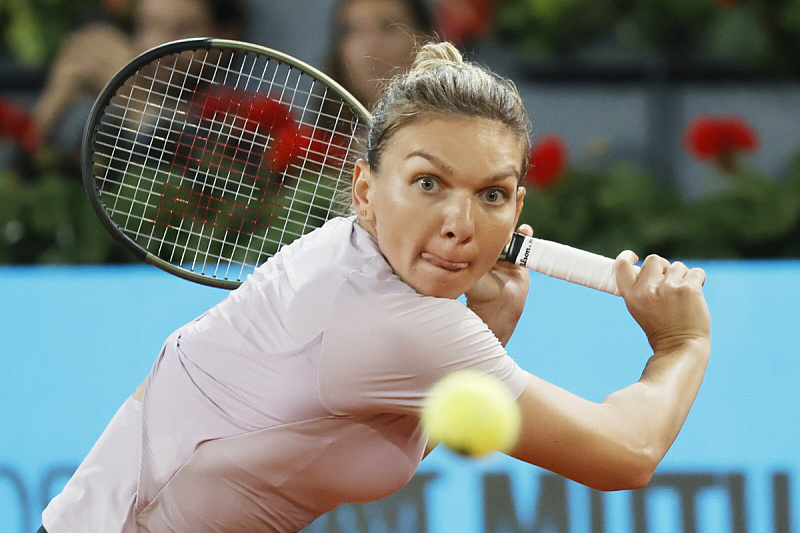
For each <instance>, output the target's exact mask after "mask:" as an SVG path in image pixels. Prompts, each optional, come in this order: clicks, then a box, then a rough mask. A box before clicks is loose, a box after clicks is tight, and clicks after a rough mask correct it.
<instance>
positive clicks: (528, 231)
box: [517, 224, 533, 237]
mask: <svg viewBox="0 0 800 533" xmlns="http://www.w3.org/2000/svg"><path fill="white" fill-rule="evenodd" d="M517 233H522V234H523V235H525V236H526V237H533V228H532V227H531V226H530V225H529V224H520V226H519V229H517Z"/></svg>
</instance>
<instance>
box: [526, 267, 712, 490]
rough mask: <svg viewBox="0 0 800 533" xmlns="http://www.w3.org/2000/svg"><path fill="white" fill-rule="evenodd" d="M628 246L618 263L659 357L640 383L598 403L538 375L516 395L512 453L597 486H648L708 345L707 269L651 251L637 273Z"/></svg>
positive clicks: (682, 416) (690, 397) (623, 288)
mask: <svg viewBox="0 0 800 533" xmlns="http://www.w3.org/2000/svg"><path fill="white" fill-rule="evenodd" d="M635 260H636V257H635V256H634V255H633V254H632V253H631V252H623V254H620V257H619V258H618V259H617V262H616V264H615V270H616V275H617V282H618V285H619V287H620V293H621V295H622V296H623V298H625V302H626V304H627V306H628V309H629V311H630V312H631V315H632V316H633V317H634V318H635V319H636V321H637V322H638V323H639V324H640V326H641V327H642V329H643V330H644V332H645V333H646V334H647V337H648V340H649V342H650V345H651V347H652V348H653V356H652V357H651V358H650V359H649V361H648V362H647V364H646V366H645V369H644V372H643V373H642V376H641V378H640V379H639V381H638V382H636V383H634V384H632V385H630V386H628V387H626V388H624V389H622V390H620V391H617V392H615V393H613V394H611V395H610V396H608V397H607V398H605V399H604V400H603V401H602V402H600V403H594V402H590V401H587V400H584V399H582V398H579V397H577V396H575V395H573V394H571V393H569V392H567V391H565V390H563V389H560V388H558V387H556V386H554V385H552V384H549V383H547V382H544V381H542V380H540V379H538V378H536V377H534V376H531V377H530V381H529V383H528V386H527V387H526V389H525V391H524V392H523V393H522V395H521V396H520V398H519V404H520V407H521V409H522V413H523V414H522V417H523V425H522V435H521V437H520V441H519V442H518V443H517V445H516V447H515V449H514V450H512V452H511V455H513V456H514V457H517V458H519V459H522V460H524V461H527V462H529V463H533V464H536V465H539V466H541V467H543V468H546V469H548V470H551V471H553V472H556V473H558V474H561V475H563V476H565V477H568V478H570V479H573V480H575V481H577V482H579V483H583V484H585V485H588V486H590V487H592V488H595V489H599V490H620V489H631V488H638V487H642V486H644V485H646V484H647V482H648V481H649V480H650V478H651V476H652V474H653V471H654V470H655V468H656V466H657V465H658V463H659V462H660V461H661V459H662V458H663V457H664V455H665V454H666V453H667V450H668V449H669V447H670V446H671V445H672V443H673V441H674V440H675V438H676V437H677V435H678V432H679V431H680V429H681V427H682V425H683V423H684V421H685V420H686V416H687V415H688V413H689V409H690V408H691V406H692V403H693V402H694V399H695V396H696V395H697V391H698V389H699V387H700V383H701V381H702V379H703V375H704V373H705V368H706V365H707V363H708V358H709V353H710V319H709V314H708V308H707V306H706V302H705V299H704V298H703V295H702V285H703V283H704V281H705V273H704V272H703V271H702V270H700V269H692V270H689V269H688V268H686V266H684V265H683V264H682V263H673V264H672V265H670V264H669V263H668V262H667V261H666V260H664V259H662V258H660V257H656V256H651V257H648V258H647V259H646V260H645V262H644V265H643V266H642V271H641V273H640V274H639V275H638V276H637V275H636V274H635V272H634V270H633V263H634V262H635Z"/></svg>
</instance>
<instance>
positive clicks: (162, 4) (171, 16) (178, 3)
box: [138, 0, 210, 23]
mask: <svg viewBox="0 0 800 533" xmlns="http://www.w3.org/2000/svg"><path fill="white" fill-rule="evenodd" d="M138 11H139V16H140V17H144V18H148V19H150V20H160V21H161V22H164V21H169V22H173V21H181V22H183V21H187V22H198V23H200V22H205V21H206V20H208V19H209V18H210V11H209V7H208V4H207V3H206V1H205V0H139V3H138Z"/></svg>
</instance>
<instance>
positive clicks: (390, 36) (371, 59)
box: [328, 0, 435, 108]
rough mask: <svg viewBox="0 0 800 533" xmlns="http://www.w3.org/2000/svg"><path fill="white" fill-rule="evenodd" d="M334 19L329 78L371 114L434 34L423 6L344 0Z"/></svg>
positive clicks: (419, 1)
mask: <svg viewBox="0 0 800 533" xmlns="http://www.w3.org/2000/svg"><path fill="white" fill-rule="evenodd" d="M334 13H335V14H334V22H333V24H334V26H333V34H332V42H331V46H330V57H329V60H328V65H329V67H328V71H329V74H330V75H331V77H333V78H334V79H335V80H336V81H338V82H339V83H341V84H342V86H344V88H345V89H347V90H348V91H350V93H352V94H353V96H355V97H356V98H357V99H358V100H359V101H360V102H361V103H363V104H364V105H365V106H367V107H368V108H371V107H372V106H373V105H374V104H375V100H376V98H377V95H378V93H379V89H380V86H381V83H382V82H383V80H386V79H388V78H390V77H391V76H392V75H393V74H396V73H397V72H398V71H402V70H405V69H406V68H408V67H409V66H411V60H412V58H413V55H414V54H413V52H414V50H415V48H416V47H417V46H421V45H422V44H424V42H425V41H427V40H429V39H431V38H432V37H433V35H434V33H435V25H434V19H433V16H432V14H431V12H430V11H429V9H428V6H427V4H426V2H425V0H341V1H339V2H338V4H337V5H336V7H335V12H334Z"/></svg>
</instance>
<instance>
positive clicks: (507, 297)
mask: <svg viewBox="0 0 800 533" xmlns="http://www.w3.org/2000/svg"><path fill="white" fill-rule="evenodd" d="M518 231H519V233H522V234H524V235H528V236H532V235H533V229H532V228H531V227H530V226H529V225H527V224H523V225H521V226H520V227H519V230H518ZM529 279H530V272H529V271H528V270H527V269H526V268H525V267H521V266H517V265H512V264H511V263H507V262H505V261H498V262H497V264H496V265H495V266H494V267H492V269H491V270H490V271H489V272H488V273H487V274H486V275H484V276H483V277H482V278H481V279H480V280H478V283H476V284H475V286H473V287H472V288H471V289H470V290H469V291H467V293H466V297H467V307H469V308H470V309H471V310H472V311H473V312H474V313H475V314H476V315H478V316H479V317H481V320H483V322H484V323H485V324H486V325H487V326H489V329H491V330H492V332H493V333H494V334H495V336H496V337H497V338H498V339H499V340H500V342H501V343H502V344H503V346H505V345H506V344H507V343H508V341H509V339H511V334H512V333H514V330H515V329H516V327H517V323H518V322H519V319H520V317H521V316H522V311H523V308H524V307H525V299H526V298H527V296H528V287H529V285H530V282H529Z"/></svg>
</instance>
